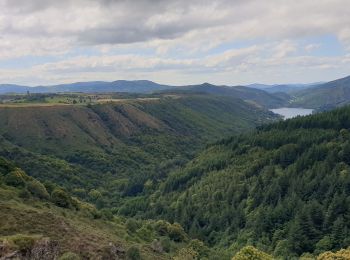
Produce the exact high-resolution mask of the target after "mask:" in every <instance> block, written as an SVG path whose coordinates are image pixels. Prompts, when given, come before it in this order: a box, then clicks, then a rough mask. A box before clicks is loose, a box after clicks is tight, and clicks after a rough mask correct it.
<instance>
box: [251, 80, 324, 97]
mask: <svg viewBox="0 0 350 260" xmlns="http://www.w3.org/2000/svg"><path fill="white" fill-rule="evenodd" d="M323 83H324V82H315V83H309V84H273V85H265V84H259V83H255V84H250V85H246V87H249V88H255V89H262V90H264V91H266V92H269V93H277V92H284V93H288V94H289V93H292V92H295V91H299V90H304V89H308V88H312V87H315V86H318V85H321V84H323Z"/></svg>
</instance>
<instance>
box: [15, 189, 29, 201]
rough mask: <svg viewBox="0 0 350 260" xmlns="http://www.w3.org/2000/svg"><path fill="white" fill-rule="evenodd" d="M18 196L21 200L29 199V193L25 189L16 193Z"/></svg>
mask: <svg viewBox="0 0 350 260" xmlns="http://www.w3.org/2000/svg"><path fill="white" fill-rule="evenodd" d="M18 196H19V197H20V198H22V199H29V198H30V197H31V196H30V192H29V191H28V190H27V189H26V188H25V189H21V190H20V191H19V193H18Z"/></svg>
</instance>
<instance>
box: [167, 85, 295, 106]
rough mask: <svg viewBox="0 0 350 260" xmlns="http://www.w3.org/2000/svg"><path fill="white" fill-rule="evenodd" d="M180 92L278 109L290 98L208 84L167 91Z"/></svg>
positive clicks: (256, 90)
mask: <svg viewBox="0 0 350 260" xmlns="http://www.w3.org/2000/svg"><path fill="white" fill-rule="evenodd" d="M180 90H182V91H187V92H198V93H208V94H213V95H219V96H225V97H233V98H239V99H242V100H245V101H247V102H249V103H252V104H254V105H257V106H260V107H265V108H278V107H282V106H285V105H286V104H288V101H289V99H290V96H289V95H288V94H286V93H276V94H275V93H268V92H266V91H264V90H260V89H255V88H249V87H244V86H233V87H228V86H216V85H212V84H209V83H204V84H201V85H190V86H183V87H178V88H177V89H176V90H167V92H171V91H176V92H179V91H180Z"/></svg>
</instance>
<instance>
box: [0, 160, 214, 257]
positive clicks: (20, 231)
mask: <svg viewBox="0 0 350 260" xmlns="http://www.w3.org/2000/svg"><path fill="white" fill-rule="evenodd" d="M12 172H17V173H19V174H20V176H22V177H20V179H21V180H24V182H25V184H24V185H23V184H19V183H18V182H16V184H14V183H9V181H8V180H9V177H8V176H9V175H10V174H11V173H12ZM32 181H35V179H33V178H31V177H28V176H27V175H26V174H25V173H24V172H23V171H21V170H20V169H18V168H16V167H15V166H14V165H13V164H12V163H9V162H8V161H5V160H3V159H2V158H0V245H1V250H0V258H1V257H4V256H6V255H11V254H12V253H13V252H16V251H17V250H20V254H21V255H22V256H24V255H27V256H28V255H29V254H30V253H29V252H30V251H31V250H33V248H35V244H32V243H28V242H30V241H31V240H33V241H39V242H40V241H42V240H47V239H48V240H49V241H51V242H52V243H53V244H51V245H58V246H57V248H58V255H62V254H64V253H65V252H73V253H75V254H77V255H79V256H80V257H82V259H116V258H117V259H126V255H127V251H128V249H129V248H130V247H136V248H138V249H139V251H140V253H141V257H142V259H170V258H171V256H174V255H177V254H178V252H179V250H181V249H184V248H193V242H194V241H192V242H191V241H190V240H188V238H187V235H186V234H185V233H183V231H181V232H182V233H181V234H182V238H181V240H177V239H175V238H174V237H173V236H171V235H170V233H164V232H163V233H159V232H158V229H157V228H156V227H157V223H155V222H154V221H153V222H152V221H143V222H141V221H136V220H133V221H132V223H136V224H134V225H133V226H131V224H128V222H130V220H128V219H124V218H117V217H115V216H114V217H113V216H109V217H105V215H104V214H103V213H102V212H98V211H97V210H96V209H94V207H93V206H91V205H88V204H85V203H81V202H79V204H77V206H75V208H74V209H73V208H63V207H58V206H56V205H55V204H54V203H53V202H51V200H52V196H53V195H52V192H51V195H49V196H51V198H50V197H47V198H42V197H40V198H39V197H38V195H36V194H35V193H32V189H29V183H30V182H32ZM42 187H43V186H42ZM44 189H45V188H44ZM28 190H29V192H28ZM23 194H25V195H23ZM135 225H136V226H135ZM134 226H135V227H134ZM130 227H133V228H132V229H131V228H130ZM18 238H21V240H20V241H19V242H21V241H22V242H21V243H19V242H18V241H17V242H13V241H15V239H17V240H18ZM155 240H157V241H160V242H158V243H160V244H159V245H160V246H158V247H157V248H156V249H155V247H154V246H153V244H154V241H155ZM24 241H27V242H26V243H24ZM162 241H168V242H167V244H166V245H167V247H164V246H163V245H164V244H163V242H162ZM35 243H36V242H35ZM195 243H196V244H197V245H201V242H199V241H196V242H195ZM198 243H199V244H198ZM191 245H192V246H191ZM113 247H117V248H119V252H118V253H115V251H113ZM203 248H206V247H204V246H203ZM41 249H42V250H46V252H47V253H48V255H50V258H47V259H53V256H55V250H54V247H52V246H50V244H49V246H46V247H43V248H41ZM209 251H210V249H208V248H207V249H206V253H209ZM37 252H38V251H37ZM51 257H52V258H51ZM118 257H119V258H118ZM16 259H17V258H16ZM20 259H22V258H20ZM23 259H27V258H23ZM45 259H46V258H45ZM55 259H56V258H55ZM128 259H129V258H128Z"/></svg>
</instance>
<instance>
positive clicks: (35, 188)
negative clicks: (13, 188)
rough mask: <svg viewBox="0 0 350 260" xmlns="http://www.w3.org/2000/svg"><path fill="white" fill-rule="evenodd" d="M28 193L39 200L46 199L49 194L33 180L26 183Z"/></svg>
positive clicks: (41, 185)
mask: <svg viewBox="0 0 350 260" xmlns="http://www.w3.org/2000/svg"><path fill="white" fill-rule="evenodd" d="M27 189H28V191H29V192H30V193H31V194H33V195H34V196H35V197H38V198H39V199H48V198H49V193H48V192H47V190H46V188H45V186H44V185H43V184H41V183H40V182H39V181H36V180H33V181H30V182H28V183H27Z"/></svg>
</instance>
